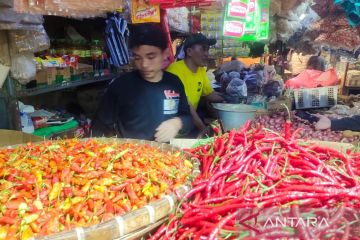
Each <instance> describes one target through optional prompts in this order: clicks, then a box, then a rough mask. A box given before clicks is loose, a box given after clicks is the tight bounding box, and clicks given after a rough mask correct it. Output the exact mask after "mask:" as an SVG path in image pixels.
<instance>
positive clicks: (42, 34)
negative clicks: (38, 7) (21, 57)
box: [9, 25, 50, 53]
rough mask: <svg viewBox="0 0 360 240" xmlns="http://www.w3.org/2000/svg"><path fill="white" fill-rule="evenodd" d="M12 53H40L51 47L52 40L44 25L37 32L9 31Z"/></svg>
mask: <svg viewBox="0 0 360 240" xmlns="http://www.w3.org/2000/svg"><path fill="white" fill-rule="evenodd" d="M9 39H10V51H11V52H12V53H22V52H34V53H36V52H40V51H44V50H46V49H48V48H49V47H50V40H49V37H48V35H47V34H46V31H45V29H44V27H43V26H42V25H39V26H38V30H37V31H32V30H13V31H9Z"/></svg>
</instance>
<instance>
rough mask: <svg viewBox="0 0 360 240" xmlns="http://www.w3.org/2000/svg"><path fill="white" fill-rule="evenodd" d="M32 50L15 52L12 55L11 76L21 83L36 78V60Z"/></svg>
mask: <svg viewBox="0 0 360 240" xmlns="http://www.w3.org/2000/svg"><path fill="white" fill-rule="evenodd" d="M34 58H35V56H34V54H33V53H31V52H26V53H21V54H13V55H12V56H11V76H12V77H13V78H14V79H16V80H18V81H19V82H20V83H21V84H26V83H28V82H30V81H31V80H33V79H35V76H36V62H35V60H34Z"/></svg>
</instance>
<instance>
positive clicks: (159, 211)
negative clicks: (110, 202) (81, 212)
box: [8, 138, 200, 240]
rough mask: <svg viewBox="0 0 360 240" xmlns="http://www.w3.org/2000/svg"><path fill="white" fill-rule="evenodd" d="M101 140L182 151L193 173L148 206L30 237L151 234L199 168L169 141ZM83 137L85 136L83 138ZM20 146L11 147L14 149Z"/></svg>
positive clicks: (104, 239) (118, 238)
mask: <svg viewBox="0 0 360 240" xmlns="http://www.w3.org/2000/svg"><path fill="white" fill-rule="evenodd" d="M95 139H97V140H99V141H103V142H114V141H115V142H117V143H119V144H121V143H137V144H143V145H150V146H152V147H159V148H160V149H161V151H166V152H168V151H170V152H179V151H180V152H181V153H182V155H183V156H184V159H188V160H191V162H192V163H193V171H192V174H191V175H190V176H189V177H188V179H187V182H186V183H185V184H184V185H183V186H181V187H179V188H177V189H174V194H172V195H166V196H164V197H162V198H160V199H158V200H156V201H154V202H150V203H148V205H146V206H144V207H142V208H139V209H137V210H134V211H130V212H128V213H126V214H124V215H121V216H117V217H115V218H113V219H112V220H110V221H107V222H104V223H100V224H97V225H94V226H91V227H87V228H82V227H78V228H76V229H73V230H70V231H66V232H60V233H56V234H52V235H49V236H41V237H35V238H32V239H31V240H50V239H51V240H100V239H101V240H123V239H139V238H141V237H142V236H144V235H146V234H148V233H150V232H151V231H152V230H154V229H156V228H157V227H158V226H160V225H161V224H162V223H163V222H164V221H165V219H166V217H167V216H168V215H169V214H170V213H171V212H172V211H173V210H174V208H175V206H176V201H177V197H176V194H175V192H176V193H177V194H178V195H180V196H182V195H184V194H185V193H186V192H188V191H189V190H190V185H191V179H192V178H193V177H195V176H197V175H198V174H199V173H200V171H199V162H198V160H197V159H196V158H193V157H192V156H190V155H189V154H187V153H186V152H183V151H182V150H181V149H180V148H178V147H175V146H171V145H169V144H160V143H156V142H152V141H145V140H134V139H118V138H95ZM85 140H86V139H84V141H85ZM17 146H21V145H15V146H10V147H8V148H13V147H17Z"/></svg>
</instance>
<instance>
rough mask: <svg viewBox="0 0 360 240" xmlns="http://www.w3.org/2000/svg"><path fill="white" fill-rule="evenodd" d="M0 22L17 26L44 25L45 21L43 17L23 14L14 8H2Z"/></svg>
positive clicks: (0, 9)
mask: <svg viewBox="0 0 360 240" xmlns="http://www.w3.org/2000/svg"><path fill="white" fill-rule="evenodd" d="M0 22H2V23H17V24H42V23H43V22H44V19H43V17H42V16H41V15H33V14H23V13H18V12H16V11H15V10H14V9H13V8H1V7H0Z"/></svg>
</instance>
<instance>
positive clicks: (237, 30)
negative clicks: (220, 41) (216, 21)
mask: <svg viewBox="0 0 360 240" xmlns="http://www.w3.org/2000/svg"><path fill="white" fill-rule="evenodd" d="M269 8H270V1H269V0H230V1H229V2H228V3H227V4H226V6H225V17H224V24H223V25H224V29H223V35H224V36H225V37H233V38H237V39H238V40H240V41H260V40H267V39H268V38H269V27H270V21H269Z"/></svg>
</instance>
